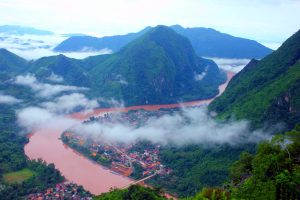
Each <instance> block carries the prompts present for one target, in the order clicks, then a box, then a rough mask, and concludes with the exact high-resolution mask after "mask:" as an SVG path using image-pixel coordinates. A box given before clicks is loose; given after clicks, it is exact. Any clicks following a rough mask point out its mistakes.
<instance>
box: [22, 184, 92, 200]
mask: <svg viewBox="0 0 300 200" xmlns="http://www.w3.org/2000/svg"><path fill="white" fill-rule="evenodd" d="M26 199H27V200H47V199H49V200H50V199H51V200H64V199H72V200H91V199H92V195H91V194H90V193H89V192H86V191H85V190H84V189H83V188H82V187H81V186H78V185H76V184H74V183H71V182H64V183H59V184H56V186H55V187H53V188H48V189H47V190H46V191H45V192H43V193H34V194H30V195H28V196H27V197H26Z"/></svg>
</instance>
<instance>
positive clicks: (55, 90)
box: [14, 74, 87, 98]
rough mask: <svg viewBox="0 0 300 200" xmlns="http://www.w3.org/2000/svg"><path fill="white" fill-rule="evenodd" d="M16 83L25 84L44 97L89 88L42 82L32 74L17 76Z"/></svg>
mask: <svg viewBox="0 0 300 200" xmlns="http://www.w3.org/2000/svg"><path fill="white" fill-rule="evenodd" d="M14 83H15V84H17V85H24V86H27V87H30V88H31V89H32V90H33V91H35V92H37V95H38V96H40V97H43V98H47V97H51V96H55V95H58V94H60V93H62V92H67V91H84V90H87V88H84V87H76V86H70V85H59V84H55V85H54V84H48V83H41V82H39V81H38V80H37V78H36V77H35V76H34V75H31V74H27V75H20V76H17V77H16V78H15V82H14Z"/></svg>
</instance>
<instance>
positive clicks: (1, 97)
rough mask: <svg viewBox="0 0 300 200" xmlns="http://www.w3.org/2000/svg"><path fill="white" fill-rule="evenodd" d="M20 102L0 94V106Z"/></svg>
mask: <svg viewBox="0 0 300 200" xmlns="http://www.w3.org/2000/svg"><path fill="white" fill-rule="evenodd" d="M20 102H22V100H20V99H17V98H15V97H13V96H10V95H4V94H0V104H16V103H20Z"/></svg>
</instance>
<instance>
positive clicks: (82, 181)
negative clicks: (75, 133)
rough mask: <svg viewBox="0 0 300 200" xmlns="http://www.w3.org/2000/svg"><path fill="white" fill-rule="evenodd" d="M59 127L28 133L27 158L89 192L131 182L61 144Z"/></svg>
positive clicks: (154, 107) (221, 89) (80, 116)
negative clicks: (48, 165)
mask: <svg viewBox="0 0 300 200" xmlns="http://www.w3.org/2000/svg"><path fill="white" fill-rule="evenodd" d="M233 76H234V74H233V73H231V72H228V73H227V77H228V78H227V81H226V83H224V84H223V85H220V86H219V95H220V94H221V93H223V92H224V90H225V88H226V86H227V84H228V82H229V80H231V78H232V77H233ZM212 100H213V99H208V100H200V101H192V102H184V103H181V104H167V105H145V106H132V107H127V108H120V109H116V108H102V109H101V108H100V109H96V110H94V111H93V113H92V114H82V113H75V114H72V115H71V116H70V117H71V118H76V119H81V120H84V119H86V118H88V117H89V116H91V115H94V114H97V115H99V114H101V113H105V112H113V111H122V112H124V111H128V110H137V109H145V110H158V109H160V108H175V107H180V106H196V105H203V104H209V103H210V102H211V101H212ZM63 131H64V129H63V128H61V129H60V128H55V127H53V128H51V129H49V128H48V129H40V130H37V131H35V132H34V133H33V134H31V135H30V138H29V143H28V144H26V145H25V148H24V150H25V154H26V155H27V156H28V157H29V158H30V159H38V158H41V159H43V160H45V161H46V162H47V163H54V164H55V166H56V168H57V169H58V170H59V171H60V172H61V173H62V175H63V176H65V178H66V179H67V180H68V181H72V182H74V183H76V184H78V185H82V186H83V187H84V188H85V189H86V190H88V191H90V192H91V193H92V194H95V195H98V194H101V193H103V192H108V191H109V190H110V188H114V187H117V188H122V187H125V186H127V185H129V184H130V183H132V182H133V180H132V179H129V178H127V177H125V176H121V175H118V174H115V173H113V172H112V171H111V170H109V169H106V168H105V167H103V166H101V165H99V164H96V163H95V162H93V161H91V160H89V159H88V158H86V157H84V156H82V155H81V154H79V153H78V152H76V151H74V150H72V149H71V148H69V147H68V146H66V145H64V144H63V142H62V141H61V140H60V139H59V138H60V134H61V133H62V132H63Z"/></svg>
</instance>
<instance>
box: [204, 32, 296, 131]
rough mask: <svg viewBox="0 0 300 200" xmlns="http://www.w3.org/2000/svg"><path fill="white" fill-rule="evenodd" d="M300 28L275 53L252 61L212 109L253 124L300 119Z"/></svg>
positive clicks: (215, 102)
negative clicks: (244, 119)
mask: <svg viewBox="0 0 300 200" xmlns="http://www.w3.org/2000/svg"><path fill="white" fill-rule="evenodd" d="M299 97H300V30H299V31H298V32H297V33H295V34H294V35H293V36H291V37H290V38H289V39H288V40H287V41H286V42H284V44H283V45H282V46H281V47H280V48H279V49H278V50H277V51H275V52H274V53H272V54H271V55H269V56H267V57H265V58H264V59H262V60H260V61H257V60H252V61H251V62H250V63H249V64H248V65H247V66H246V67H245V68H244V69H243V70H242V71H241V72H240V73H238V74H237V75H236V76H235V77H234V78H233V79H232V80H231V81H230V83H229V85H228V87H227V89H226V91H225V92H224V93H223V94H222V95H221V96H220V97H219V98H217V99H216V100H215V101H213V102H212V103H211V104H210V106H209V108H210V110H213V111H216V112H217V113H218V114H219V116H220V117H221V118H229V117H231V116H233V117H235V118H237V119H242V118H246V119H249V120H251V121H252V122H253V124H254V125H258V126H260V125H262V124H263V123H264V122H266V121H267V122H269V123H272V124H273V123H277V122H285V123H286V124H288V126H289V127H294V125H295V124H296V123H297V122H300V120H299V119H300V98H299Z"/></svg>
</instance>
